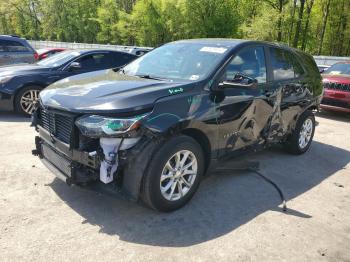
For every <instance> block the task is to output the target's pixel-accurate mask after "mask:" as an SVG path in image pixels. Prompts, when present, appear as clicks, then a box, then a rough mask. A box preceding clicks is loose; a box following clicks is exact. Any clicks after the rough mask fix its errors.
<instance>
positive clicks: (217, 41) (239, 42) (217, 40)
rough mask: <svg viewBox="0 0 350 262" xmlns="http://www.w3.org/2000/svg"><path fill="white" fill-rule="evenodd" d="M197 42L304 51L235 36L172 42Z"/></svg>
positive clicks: (231, 46) (275, 43)
mask: <svg viewBox="0 0 350 262" xmlns="http://www.w3.org/2000/svg"><path fill="white" fill-rule="evenodd" d="M186 42H189V43H197V44H203V45H204V44H210V45H217V44H220V45H222V46H226V47H228V48H234V47H236V46H238V45H244V44H263V45H269V46H275V47H279V48H284V49H288V50H292V51H297V52H302V51H300V50H298V49H296V48H293V47H290V46H287V45H285V44H280V43H277V42H267V41H258V40H246V39H233V38H198V39H185V40H178V41H175V42H172V43H186Z"/></svg>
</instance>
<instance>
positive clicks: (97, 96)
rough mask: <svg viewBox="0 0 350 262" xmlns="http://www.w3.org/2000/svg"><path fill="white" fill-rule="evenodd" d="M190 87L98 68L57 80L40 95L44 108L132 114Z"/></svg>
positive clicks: (189, 85) (149, 107) (77, 111)
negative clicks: (90, 71)
mask: <svg viewBox="0 0 350 262" xmlns="http://www.w3.org/2000/svg"><path fill="white" fill-rule="evenodd" d="M191 86H192V85H191V83H182V82H181V83H174V82H169V81H161V80H152V79H144V78H139V77H135V76H128V75H123V74H119V73H116V72H114V71H113V70H102V71H96V72H92V73H87V74H81V75H76V76H73V77H68V78H65V79H63V80H60V81H58V82H56V83H54V84H52V85H50V86H49V87H48V88H46V89H45V90H44V91H42V92H41V93H40V98H41V103H42V104H43V106H44V107H50V108H55V109H60V110H65V111H70V112H76V113H130V112H135V113H136V112H138V111H142V110H145V109H151V108H152V106H153V104H154V103H155V101H156V100H157V99H159V98H162V97H166V96H170V95H175V94H179V93H184V92H187V91H189V90H190V89H192V87H191Z"/></svg>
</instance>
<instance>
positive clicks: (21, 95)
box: [14, 86, 42, 116]
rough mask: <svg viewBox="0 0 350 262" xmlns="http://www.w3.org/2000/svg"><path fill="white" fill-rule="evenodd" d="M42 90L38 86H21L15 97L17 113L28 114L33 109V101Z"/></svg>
mask: <svg viewBox="0 0 350 262" xmlns="http://www.w3.org/2000/svg"><path fill="white" fill-rule="evenodd" d="M41 90H42V88H41V87H39V86H27V87H24V88H22V89H21V90H20V91H19V92H18V93H17V95H16V97H15V104H14V107H15V110H16V112H17V113H19V114H21V115H24V116H30V115H31V114H32V112H33V110H34V103H35V102H36V101H37V100H38V99H39V93H40V91H41Z"/></svg>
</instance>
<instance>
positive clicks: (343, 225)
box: [0, 113, 350, 261]
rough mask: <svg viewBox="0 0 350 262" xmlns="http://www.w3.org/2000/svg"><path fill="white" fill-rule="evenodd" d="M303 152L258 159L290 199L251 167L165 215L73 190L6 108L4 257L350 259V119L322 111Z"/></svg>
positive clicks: (2, 132)
mask: <svg viewBox="0 0 350 262" xmlns="http://www.w3.org/2000/svg"><path fill="white" fill-rule="evenodd" d="M317 121H318V123H319V125H318V127H317V132H316V135H315V142H314V143H313V145H312V147H311V150H310V151H309V152H308V153H307V154H305V155H303V156H291V155H288V154H286V153H284V152H283V151H282V150H280V149H272V150H269V151H265V152H263V153H259V154H258V155H255V156H254V158H256V159H258V160H260V161H261V166H262V173H264V174H265V175H267V176H269V177H270V178H272V179H273V180H274V181H275V182H276V183H278V184H279V185H280V187H281V188H282V189H283V191H284V193H285V195H286V197H287V198H288V199H289V202H288V207H289V211H288V212H287V213H283V212H282V211H281V208H280V206H279V204H280V199H279V195H278V194H277V192H276V191H275V189H274V188H273V187H272V186H271V185H270V184H268V183H266V182H265V181H264V180H262V179H261V178H260V177H258V176H256V175H254V174H251V173H244V172H236V173H234V174H230V175H228V174H218V175H215V176H211V177H209V178H207V179H205V180H204V181H203V183H202V184H201V186H200V189H199V191H198V192H197V194H196V195H195V197H194V199H193V200H192V201H191V202H190V204H189V205H187V206H186V207H184V208H183V209H181V210H179V211H176V212H174V213H170V214H160V213H156V212H154V211H151V210H149V209H147V208H145V207H142V206H139V205H137V204H134V203H130V202H127V201H125V200H122V199H115V198H112V197H107V196H103V195H99V194H97V193H93V192H87V191H84V190H81V189H78V188H74V187H73V188H70V187H68V186H66V185H65V184H63V183H62V182H60V181H59V180H57V179H55V178H54V176H53V175H52V174H51V173H50V172H49V171H48V170H47V169H46V168H44V166H43V165H42V164H41V163H40V161H39V160H38V159H37V158H35V157H33V156H31V153H30V152H31V149H32V148H33V139H34V133H35V132H34V131H33V130H32V128H30V127H29V121H28V120H27V119H23V118H20V117H18V116H15V115H11V114H5V113H3V114H0V260H1V261H62V260H70V261H77V260H78V261H79V260H84V261H149V260H153V261H154V260H159V261H174V260H176V261H185V260H186V261H350V116H348V115H340V116H336V115H333V114H321V115H319V116H318V117H317Z"/></svg>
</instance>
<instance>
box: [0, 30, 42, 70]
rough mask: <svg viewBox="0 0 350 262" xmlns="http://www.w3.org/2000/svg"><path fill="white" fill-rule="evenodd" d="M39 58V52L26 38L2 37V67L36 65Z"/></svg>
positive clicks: (0, 64) (0, 52)
mask: <svg viewBox="0 0 350 262" xmlns="http://www.w3.org/2000/svg"><path fill="white" fill-rule="evenodd" d="M38 58H39V57H38V54H37V52H36V51H35V50H34V49H33V47H31V45H30V44H29V43H28V42H27V41H26V40H25V39H24V38H20V37H18V36H11V35H0V66H4V65H12V64H20V63H34V62H35V61H36V60H38Z"/></svg>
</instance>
